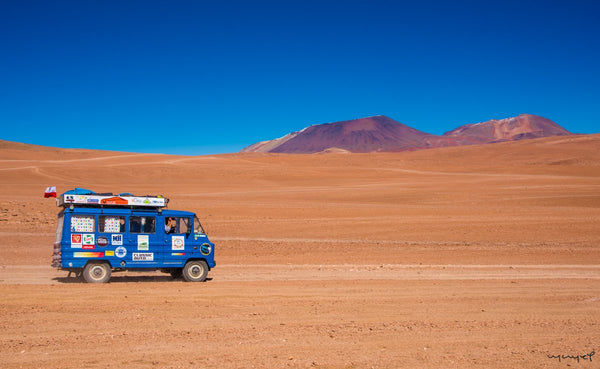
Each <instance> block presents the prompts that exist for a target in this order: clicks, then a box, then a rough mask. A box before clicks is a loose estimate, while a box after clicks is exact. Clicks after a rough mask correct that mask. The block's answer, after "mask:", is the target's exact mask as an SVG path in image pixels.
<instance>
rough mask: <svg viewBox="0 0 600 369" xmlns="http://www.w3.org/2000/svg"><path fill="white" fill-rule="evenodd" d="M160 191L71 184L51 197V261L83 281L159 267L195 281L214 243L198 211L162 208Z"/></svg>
mask: <svg viewBox="0 0 600 369" xmlns="http://www.w3.org/2000/svg"><path fill="white" fill-rule="evenodd" d="M168 201H169V200H168V199H167V198H164V197H162V196H134V195H132V194H130V193H122V194H118V195H113V194H111V193H95V192H93V191H90V190H85V189H80V188H76V189H75V190H71V191H67V192H65V193H63V194H62V195H60V197H59V198H57V205H58V206H59V207H61V208H62V209H61V210H60V212H59V213H58V218H57V225H56V238H55V241H54V252H53V256H52V266H53V267H56V268H58V269H61V270H66V271H69V275H70V274H71V272H74V273H75V275H76V276H81V277H83V279H84V280H85V281H86V282H89V283H105V282H108V281H109V280H110V276H111V273H112V272H117V271H124V270H130V271H148V270H161V271H162V272H165V273H170V274H171V276H173V278H179V277H182V276H183V278H184V279H185V280H186V281H189V282H201V281H204V280H206V276H207V274H208V272H209V271H210V270H211V268H214V267H215V265H216V263H215V245H214V244H213V243H212V242H210V241H209V239H208V236H207V235H206V233H205V232H204V229H203V228H202V225H201V224H200V221H199V220H198V217H197V216H196V215H195V214H194V213H191V212H188V211H179V210H169V209H167V208H166V207H167V204H168Z"/></svg>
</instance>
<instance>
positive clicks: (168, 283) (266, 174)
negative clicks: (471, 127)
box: [0, 135, 600, 368]
mask: <svg viewBox="0 0 600 369" xmlns="http://www.w3.org/2000/svg"><path fill="white" fill-rule="evenodd" d="M52 185H53V186H57V188H58V192H59V193H61V192H64V191H66V190H69V189H72V188H74V187H83V188H89V189H92V190H95V191H98V192H115V193H119V192H132V193H135V194H138V195H145V194H163V195H164V196H166V197H168V198H170V199H171V201H170V203H169V207H170V208H172V209H180V210H189V211H194V212H196V213H197V214H198V216H199V218H200V219H201V221H202V223H203V225H204V227H205V228H206V230H207V232H208V234H209V237H210V238H211V240H212V241H213V242H215V244H216V260H217V266H216V267H215V268H214V269H212V270H211V271H210V273H209V280H208V281H207V282H204V283H187V282H183V281H182V280H172V279H171V277H170V276H168V275H167V274H161V273H159V272H145V273H132V272H126V273H118V274H117V273H115V274H113V278H112V279H111V282H110V283H108V284H101V285H96V284H85V283H81V282H79V281H78V280H76V279H75V278H68V277H67V274H68V273H67V272H65V271H59V270H56V269H53V268H51V267H50V262H51V253H52V243H53V240H54V232H55V227H56V225H55V224H56V213H57V212H58V208H57V207H56V203H55V201H54V199H44V198H43V191H44V189H45V187H47V186H52ZM0 293H1V298H0V328H1V332H2V333H0V367H2V368H105V367H121V368H122V367H135V368H138V367H141V368H163V367H166V368H190V367H196V368H252V367H254V368H278V367H291V368H312V367H315V368H403V367H406V368H414V367H425V368H471V367H473V368H474V367H484V368H553V367H556V368H566V367H577V368H588V367H589V368H592V367H598V365H599V363H600V135H582V136H569V137H554V138H545V139H536V140H529V141H520V142H510V143H498V144H490V145H483V146H466V147H455V148H445V149H433V150H422V151H415V152H400V153H371V154H347V153H335V152H333V153H327V154H312V155H290V154H229V155H214V156H198V157H192V156H173V155H151V154H134V153H120V152H103V151H86V150H71V149H68V150H67V149H55V148H46V147H36V146H29V145H20V144H14V143H8V142H1V141H0ZM596 352H598V355H596V356H594V355H595V353H596Z"/></svg>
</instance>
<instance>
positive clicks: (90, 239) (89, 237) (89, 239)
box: [83, 234, 95, 245]
mask: <svg viewBox="0 0 600 369" xmlns="http://www.w3.org/2000/svg"><path fill="white" fill-rule="evenodd" d="M94 243H95V235H94V234H84V235H83V244H84V245H93V244H94Z"/></svg>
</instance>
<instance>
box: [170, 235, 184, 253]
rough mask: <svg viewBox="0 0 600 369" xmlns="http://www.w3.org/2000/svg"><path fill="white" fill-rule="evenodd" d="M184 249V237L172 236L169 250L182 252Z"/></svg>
mask: <svg viewBox="0 0 600 369" xmlns="http://www.w3.org/2000/svg"><path fill="white" fill-rule="evenodd" d="M184 249H185V237H184V236H172V238H171V250H184Z"/></svg>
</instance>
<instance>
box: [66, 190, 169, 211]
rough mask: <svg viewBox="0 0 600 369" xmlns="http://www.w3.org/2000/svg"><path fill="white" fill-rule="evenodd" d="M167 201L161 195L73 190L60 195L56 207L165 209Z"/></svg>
mask: <svg viewBox="0 0 600 369" xmlns="http://www.w3.org/2000/svg"><path fill="white" fill-rule="evenodd" d="M168 203H169V199H168V198H166V197H163V196H162V195H156V196H154V195H146V196H134V195H133V194H131V193H128V192H125V193H120V194H118V195H113V194H112V193H96V192H94V191H90V190H86V189H84V188H75V189H74V190H70V191H67V192H65V193H63V194H61V195H60V196H59V197H58V198H57V199H56V205H57V206H59V207H60V206H62V207H70V206H77V207H79V206H86V207H105V206H110V207H129V208H131V207H142V208H158V209H160V208H165V207H166V206H167V204H168Z"/></svg>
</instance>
